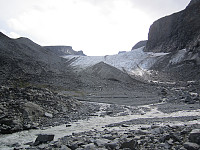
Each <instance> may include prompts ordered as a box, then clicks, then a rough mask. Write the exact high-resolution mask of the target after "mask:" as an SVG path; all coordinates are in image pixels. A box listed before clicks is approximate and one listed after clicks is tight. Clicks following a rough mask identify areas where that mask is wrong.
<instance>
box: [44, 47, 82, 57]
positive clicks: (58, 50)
mask: <svg viewBox="0 0 200 150" xmlns="http://www.w3.org/2000/svg"><path fill="white" fill-rule="evenodd" d="M44 48H45V49H47V50H49V51H51V52H53V53H54V54H56V55H58V56H63V55H81V56H85V54H84V53H83V51H75V50H73V49H72V47H71V46H44Z"/></svg>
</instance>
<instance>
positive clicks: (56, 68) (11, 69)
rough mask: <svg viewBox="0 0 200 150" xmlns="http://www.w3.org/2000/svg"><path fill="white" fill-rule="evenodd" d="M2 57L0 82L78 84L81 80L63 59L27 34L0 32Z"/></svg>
mask: <svg viewBox="0 0 200 150" xmlns="http://www.w3.org/2000/svg"><path fill="white" fill-rule="evenodd" d="M0 58H1V59H0V64H1V66H0V72H1V74H0V79H1V80H0V83H1V84H10V85H13V84H14V85H15V84H16V86H20V85H21V86H23V85H29V84H30V85H31V84H34V85H38V86H47V87H48V86H50V87H56V86H57V87H66V88H75V87H76V86H77V85H78V82H79V81H78V79H77V77H76V75H75V74H74V73H73V71H72V68H71V67H69V66H67V65H66V63H65V60H64V59H62V58H60V57H58V56H57V55H55V54H54V53H52V52H50V51H48V50H46V49H44V48H43V47H41V46H40V45H38V44H36V43H34V42H32V41H31V40H29V39H27V38H19V39H11V38H9V37H7V36H6V35H4V34H3V33H0ZM69 84H70V86H69Z"/></svg>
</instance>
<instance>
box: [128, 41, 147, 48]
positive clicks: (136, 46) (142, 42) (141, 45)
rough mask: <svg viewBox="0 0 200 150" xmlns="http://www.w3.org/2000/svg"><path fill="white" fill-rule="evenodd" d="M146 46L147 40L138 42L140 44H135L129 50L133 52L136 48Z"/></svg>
mask: <svg viewBox="0 0 200 150" xmlns="http://www.w3.org/2000/svg"><path fill="white" fill-rule="evenodd" d="M146 44H147V40H144V41H140V42H138V43H136V44H135V45H134V46H133V47H132V49H131V50H134V49H137V48H140V47H143V46H146Z"/></svg>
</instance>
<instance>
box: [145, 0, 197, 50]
mask: <svg viewBox="0 0 200 150" xmlns="http://www.w3.org/2000/svg"><path fill="white" fill-rule="evenodd" d="M199 24H200V1H199V0H192V1H191V2H190V5H189V6H188V7H186V9H185V10H183V11H180V12H178V13H175V14H172V15H170V16H166V17H163V18H161V19H159V20H157V21H155V22H154V23H153V24H152V25H151V27H150V30H149V36H148V42H147V45H146V49H145V50H146V51H153V52H174V51H177V50H181V49H184V48H187V49H192V50H193V49H198V50H199V49H200V25H199Z"/></svg>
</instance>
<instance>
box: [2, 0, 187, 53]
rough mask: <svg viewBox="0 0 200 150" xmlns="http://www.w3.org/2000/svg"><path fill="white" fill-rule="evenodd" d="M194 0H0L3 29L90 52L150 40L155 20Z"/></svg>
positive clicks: (12, 34) (40, 41)
mask: <svg viewBox="0 0 200 150" xmlns="http://www.w3.org/2000/svg"><path fill="white" fill-rule="evenodd" d="M189 1H190V0H0V23H1V25H0V31H1V32H3V33H5V34H6V35H8V36H9V37H12V38H17V37H21V36H23V37H28V38H30V39H31V40H33V41H34V42H36V43H38V44H40V45H42V46H46V45H67V46H72V47H73V49H74V50H83V51H84V52H85V54H87V55H90V56H91V55H93V56H94V55H95V56H99V55H110V54H116V53H118V51H129V50H131V48H132V46H133V45H134V44H135V43H137V42H138V41H140V40H146V39H147V37H148V31H149V27H150V25H151V24H152V23H153V21H155V20H157V19H159V18H160V17H163V16H166V15H169V14H172V13H174V12H177V11H180V10H182V9H184V8H185V7H186V6H187V4H188V3H189Z"/></svg>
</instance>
